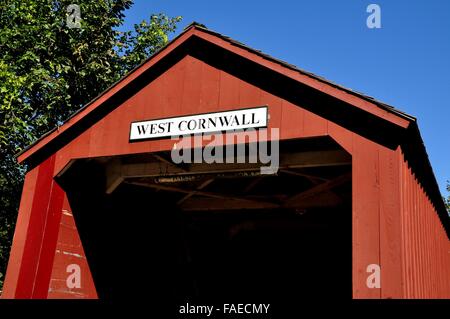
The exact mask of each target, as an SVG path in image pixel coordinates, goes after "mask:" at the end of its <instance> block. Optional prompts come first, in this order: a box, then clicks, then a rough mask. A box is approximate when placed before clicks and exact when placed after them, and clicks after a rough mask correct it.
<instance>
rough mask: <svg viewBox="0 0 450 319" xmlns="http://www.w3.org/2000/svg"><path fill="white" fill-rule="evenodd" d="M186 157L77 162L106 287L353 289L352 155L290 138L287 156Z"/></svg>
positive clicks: (213, 291) (157, 290) (191, 296)
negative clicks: (267, 162) (269, 161)
mask: <svg viewBox="0 0 450 319" xmlns="http://www.w3.org/2000/svg"><path fill="white" fill-rule="evenodd" d="M259 166H260V164H258V163H254V164H249V163H242V164H183V165H174V164H173V163H171V161H170V154H167V153H158V154H153V153H151V154H143V155H142V154H141V155H128V156H123V157H114V158H97V159H89V160H87V159H86V160H78V161H75V162H73V163H72V164H71V165H70V167H68V168H67V169H66V170H65V171H64V172H63V173H62V174H61V176H60V177H59V178H58V182H59V183H60V184H61V185H62V187H63V188H64V189H65V190H66V192H67V194H68V196H69V202H70V205H71V208H72V211H73V214H74V217H75V220H76V224H77V227H78V230H79V233H80V237H81V240H82V243H83V246H84V249H85V253H86V257H87V260H88V262H89V266H90V268H91V272H92V275H93V278H94V282H95V285H96V289H97V292H98V295H99V297H100V298H103V299H114V300H120V299H146V300H151V301H152V302H154V303H160V302H171V301H187V300H211V301H219V302H225V301H234V300H241V301H242V300H244V301H245V302H270V301H271V300H273V299H274V298H294V299H297V298H327V297H333V298H334V299H335V298H339V297H342V298H351V262H352V260H351V244H352V243H351V198H352V196H351V157H350V156H349V155H348V153H346V152H345V151H343V150H342V149H341V148H340V147H339V146H338V145H337V144H335V143H334V142H333V141H331V140H330V139H327V138H320V139H308V140H296V141H289V142H287V143H282V144H281V145H280V168H279V170H278V172H277V173H276V174H273V175H261V174H260V173H259Z"/></svg>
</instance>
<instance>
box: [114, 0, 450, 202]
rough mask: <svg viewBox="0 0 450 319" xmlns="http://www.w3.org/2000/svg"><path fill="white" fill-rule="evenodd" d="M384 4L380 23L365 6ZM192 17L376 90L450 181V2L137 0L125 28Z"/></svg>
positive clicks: (335, 79) (314, 69)
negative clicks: (415, 126) (372, 23)
mask: <svg viewBox="0 0 450 319" xmlns="http://www.w3.org/2000/svg"><path fill="white" fill-rule="evenodd" d="M371 3H375V4H378V5H379V6H380V7H381V23H382V27H381V29H369V28H368V27H367V26H366V19H367V17H368V16H369V13H367V12H366V8H367V6H368V5H369V4H371ZM159 12H163V13H165V14H167V15H169V16H178V15H181V16H182V17H183V21H182V22H181V23H180V25H179V29H178V31H177V33H176V34H178V33H179V32H181V31H182V30H183V28H184V27H185V26H186V25H188V24H189V23H191V22H192V21H197V22H200V23H203V24H205V25H206V26H207V27H208V28H210V29H212V30H214V31H217V32H220V33H222V34H225V35H227V36H230V37H232V38H234V39H236V40H239V41H241V42H243V43H245V44H247V45H249V46H251V47H253V48H255V49H259V50H262V51H263V52H265V53H268V54H270V55H272V56H274V57H276V58H279V59H282V60H285V61H287V62H289V63H291V64H294V65H296V66H298V67H300V68H302V69H305V70H307V71H310V72H313V73H315V74H318V75H321V76H323V77H325V78H327V79H329V80H331V81H333V82H336V83H338V84H341V85H344V86H346V87H348V88H351V89H354V90H356V91H359V92H363V93H365V94H368V95H370V96H373V97H375V98H377V99H379V100H381V101H383V102H386V103H388V104H391V105H393V106H395V107H396V108H398V109H400V110H402V111H405V112H407V113H409V114H411V115H413V116H415V117H417V119H418V123H419V127H420V129H421V133H422V137H423V139H424V141H425V145H426V148H427V151H428V155H429V157H430V161H431V164H432V166H433V169H434V173H435V175H436V178H437V180H438V183H439V185H440V188H441V192H442V193H443V194H446V191H445V185H446V181H447V180H450V161H449V159H450V133H449V125H448V124H449V120H450V101H449V93H450V1H448V0H428V1H426V0H414V1H406V0H395V1H392V0H388V1H380V0H378V1H376V0H369V1H364V0H350V1H348V0H346V1H335V0H311V1H303V0H292V1H284V0H277V1H264V0H259V1H254V0H240V1H235V0H228V1H214V0H209V1H204V0H190V1H181V0H176V1H175V0H172V1H171V0H135V4H134V6H133V7H132V8H131V9H130V10H128V11H127V12H126V19H125V24H124V26H123V28H121V29H129V28H132V26H133V24H134V23H138V22H140V21H142V20H143V19H147V20H148V19H149V17H150V15H151V14H152V13H159Z"/></svg>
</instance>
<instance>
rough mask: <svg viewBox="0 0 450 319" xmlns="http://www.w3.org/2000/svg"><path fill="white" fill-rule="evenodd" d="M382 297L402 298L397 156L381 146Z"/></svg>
mask: <svg viewBox="0 0 450 319" xmlns="http://www.w3.org/2000/svg"><path fill="white" fill-rule="evenodd" d="M379 167H380V266H381V298H395V299H398V298H401V297H402V284H403V283H402V259H401V255H402V251H401V240H402V238H401V221H400V192H399V189H400V180H399V179H398V176H399V165H398V153H396V152H395V151H392V150H389V149H387V148H384V147H381V146H380V147H379Z"/></svg>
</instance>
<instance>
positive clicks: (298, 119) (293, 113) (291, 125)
mask: <svg viewBox="0 0 450 319" xmlns="http://www.w3.org/2000/svg"><path fill="white" fill-rule="evenodd" d="M281 105H282V108H283V110H282V112H281V127H282V128H283V129H282V130H281V132H280V138H281V139H291V138H296V137H299V136H304V130H303V116H304V111H303V109H302V108H300V107H298V106H297V105H294V104H292V103H290V102H288V101H286V100H282V102H281Z"/></svg>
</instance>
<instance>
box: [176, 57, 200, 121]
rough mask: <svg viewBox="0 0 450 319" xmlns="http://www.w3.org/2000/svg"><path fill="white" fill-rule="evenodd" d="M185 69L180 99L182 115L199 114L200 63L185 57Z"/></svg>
mask: <svg viewBox="0 0 450 319" xmlns="http://www.w3.org/2000/svg"><path fill="white" fill-rule="evenodd" d="M186 59H187V60H186V69H185V73H184V90H183V97H182V107H181V109H182V113H183V115H184V114H196V113H200V108H199V106H200V96H201V83H202V80H203V79H202V63H203V62H201V61H199V60H197V59H195V58H193V57H191V56H187V57H186Z"/></svg>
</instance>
